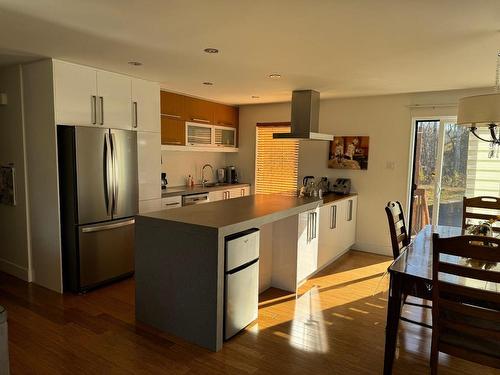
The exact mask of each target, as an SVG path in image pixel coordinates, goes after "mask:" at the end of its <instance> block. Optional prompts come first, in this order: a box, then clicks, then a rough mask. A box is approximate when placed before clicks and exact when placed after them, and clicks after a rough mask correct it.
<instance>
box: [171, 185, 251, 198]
mask: <svg viewBox="0 0 500 375" xmlns="http://www.w3.org/2000/svg"><path fill="white" fill-rule="evenodd" d="M245 186H250V184H245V183H238V184H222V185H217V186H210V187H203V186H201V185H195V186H193V187H189V186H173V187H167V188H166V189H163V190H162V191H161V197H162V198H166V197H175V196H178V195H189V194H199V193H209V192H211V191H217V190H227V189H237V188H239V187H245Z"/></svg>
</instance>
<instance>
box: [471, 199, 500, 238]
mask: <svg viewBox="0 0 500 375" xmlns="http://www.w3.org/2000/svg"><path fill="white" fill-rule="evenodd" d="M499 215H500V198H497V197H487V196H482V197H473V198H465V197H464V202H463V209H462V228H463V229H467V227H468V226H470V225H471V222H470V221H471V220H472V221H475V222H476V223H477V222H478V221H486V220H490V219H494V218H498V217H499ZM492 229H493V230H494V231H495V232H500V227H499V226H498V225H497V226H493V228H492Z"/></svg>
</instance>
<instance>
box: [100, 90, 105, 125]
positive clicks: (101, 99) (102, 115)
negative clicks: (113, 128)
mask: <svg viewBox="0 0 500 375" xmlns="http://www.w3.org/2000/svg"><path fill="white" fill-rule="evenodd" d="M99 101H100V102H101V121H100V122H99V124H101V125H104V97H102V96H100V97H99Z"/></svg>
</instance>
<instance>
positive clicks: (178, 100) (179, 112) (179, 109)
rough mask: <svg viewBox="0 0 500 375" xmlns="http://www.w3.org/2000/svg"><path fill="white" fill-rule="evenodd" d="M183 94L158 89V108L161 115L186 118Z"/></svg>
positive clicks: (180, 118) (171, 117)
mask: <svg viewBox="0 0 500 375" xmlns="http://www.w3.org/2000/svg"><path fill="white" fill-rule="evenodd" d="M185 98H186V97H185V96H184V95H179V94H174V93H172V92H167V91H160V108H161V115H162V117H166V118H170V119H175V120H182V121H185V120H187V118H186V111H185Z"/></svg>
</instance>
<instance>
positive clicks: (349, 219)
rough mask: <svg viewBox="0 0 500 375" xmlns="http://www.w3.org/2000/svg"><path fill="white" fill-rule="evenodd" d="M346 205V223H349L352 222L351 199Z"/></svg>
mask: <svg viewBox="0 0 500 375" xmlns="http://www.w3.org/2000/svg"><path fill="white" fill-rule="evenodd" d="M348 205H349V211H348V212H347V221H351V220H352V199H349V201H348Z"/></svg>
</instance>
